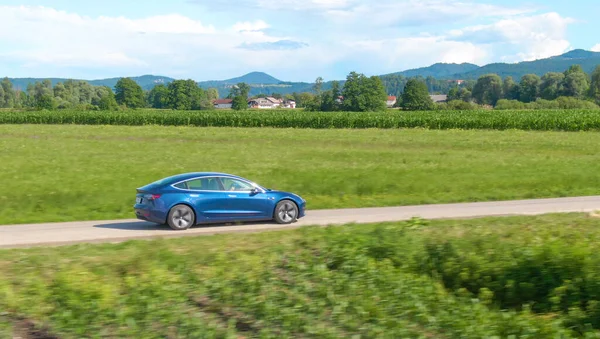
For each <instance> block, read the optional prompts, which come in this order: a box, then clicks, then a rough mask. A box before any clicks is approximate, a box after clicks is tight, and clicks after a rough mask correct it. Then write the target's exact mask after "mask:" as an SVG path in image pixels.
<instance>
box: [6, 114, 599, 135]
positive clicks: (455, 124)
mask: <svg viewBox="0 0 600 339" xmlns="http://www.w3.org/2000/svg"><path fill="white" fill-rule="evenodd" d="M0 124H84V125H130V126H135V125H137V126H139V125H168V126H204V127H206V126H214V127H277V128H318V129H323V128H427V129H494V130H504V129H520V130H554V131H587V130H600V111H598V110H580V109H572V110H536V111H527V110H506V111H492V110H466V111H427V112H402V111H392V110H389V111H386V112H372V113H358V112H306V111H303V110H268V111H255V110H252V111H242V112H236V111H217V110H213V111H170V110H138V111H119V112H106V111H78V110H61V111H24V112H17V111H5V112H0Z"/></svg>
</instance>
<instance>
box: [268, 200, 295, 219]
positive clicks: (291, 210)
mask: <svg viewBox="0 0 600 339" xmlns="http://www.w3.org/2000/svg"><path fill="white" fill-rule="evenodd" d="M273 217H274V219H275V222H277V223H278V224H291V223H293V222H295V221H296V220H297V219H298V207H297V206H296V204H295V203H294V202H293V201H291V200H282V201H280V202H279V203H277V206H275V212H274V216H273Z"/></svg>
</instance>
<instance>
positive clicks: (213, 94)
mask: <svg viewBox="0 0 600 339" xmlns="http://www.w3.org/2000/svg"><path fill="white" fill-rule="evenodd" d="M206 98H207V100H208V101H209V102H211V103H212V102H213V101H215V100H217V99H219V90H217V89H216V88H209V89H207V90H206Z"/></svg>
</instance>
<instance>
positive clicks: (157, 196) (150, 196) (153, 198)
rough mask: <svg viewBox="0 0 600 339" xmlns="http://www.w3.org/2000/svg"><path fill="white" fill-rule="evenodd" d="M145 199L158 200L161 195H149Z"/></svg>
mask: <svg viewBox="0 0 600 339" xmlns="http://www.w3.org/2000/svg"><path fill="white" fill-rule="evenodd" d="M145 198H146V200H156V199H158V198H160V194H147V195H146V197H145Z"/></svg>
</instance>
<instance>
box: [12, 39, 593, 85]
mask: <svg viewBox="0 0 600 339" xmlns="http://www.w3.org/2000/svg"><path fill="white" fill-rule="evenodd" d="M573 64H578V65H580V66H581V67H582V68H583V70H584V71H585V72H587V73H591V72H592V71H593V70H594V68H596V66H598V65H600V52H592V51H586V50H583V49H576V50H572V51H569V52H567V53H564V54H562V55H558V56H553V57H550V58H546V59H539V60H535V61H524V62H519V63H512V64H509V63H492V64H488V65H484V66H478V65H474V64H470V63H462V64H456V63H436V64H433V65H431V66H428V67H422V68H415V69H409V70H405V71H401V72H396V73H390V74H385V75H382V77H385V78H388V79H389V78H390V77H393V76H403V77H416V76H421V77H433V78H436V79H438V80H450V79H454V80H459V79H460V80H474V79H477V78H478V77H480V76H482V75H484V74H488V73H495V74H498V75H500V76H501V77H503V78H504V77H506V76H512V77H513V78H514V79H515V80H517V81H518V80H519V79H520V78H521V77H522V76H523V75H525V74H537V75H539V76H542V75H544V74H545V73H548V72H564V71H565V70H566V69H568V68H569V67H570V66H571V65H573ZM357 71H359V72H360V70H357ZM44 79H45V78H44ZM44 79H43V78H37V79H36V78H15V79H10V80H11V81H12V83H13V85H14V86H15V87H17V88H19V89H22V90H25V89H26V88H27V85H28V84H29V83H34V82H36V81H42V80H44ZM132 79H133V80H135V81H136V82H137V83H138V84H139V85H140V86H141V87H142V88H143V89H145V90H150V89H152V87H154V86H156V85H157V84H168V83H169V82H171V81H173V80H174V79H173V78H170V77H165V76H156V75H143V76H139V77H132ZM50 80H51V82H52V84H53V85H54V84H56V83H57V82H64V81H66V80H67V79H60V78H50ZM118 80H119V78H109V79H98V80H86V81H88V82H89V83H90V84H92V85H96V86H108V87H110V88H114V86H115V84H116V83H117V81H118ZM240 82H245V83H247V84H249V85H250V86H251V91H250V94H251V95H257V94H267V95H270V94H274V93H279V94H287V93H293V92H304V91H310V90H311V88H312V83H308V82H288V81H282V80H279V79H277V78H274V77H273V76H271V75H269V74H266V73H263V72H251V73H248V74H246V75H243V76H241V77H237V78H232V79H227V80H211V81H201V82H199V83H198V85H199V86H200V87H202V88H211V87H213V88H217V89H218V90H219V94H220V95H221V96H225V95H227V93H229V89H230V88H231V86H232V85H235V84H237V83H240ZM343 82H344V81H343V80H340V84H341V85H343ZM330 86H331V82H330V81H329V82H326V83H324V84H323V89H328V88H330Z"/></svg>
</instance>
